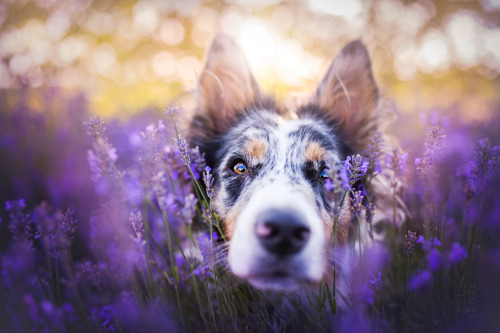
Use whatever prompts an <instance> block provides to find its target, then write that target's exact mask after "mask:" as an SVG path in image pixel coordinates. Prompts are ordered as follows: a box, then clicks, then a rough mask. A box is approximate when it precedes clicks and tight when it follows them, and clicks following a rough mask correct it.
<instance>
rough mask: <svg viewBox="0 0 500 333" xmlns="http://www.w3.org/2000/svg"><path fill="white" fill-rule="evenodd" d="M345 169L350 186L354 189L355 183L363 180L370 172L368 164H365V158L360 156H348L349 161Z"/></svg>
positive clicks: (346, 162) (347, 160)
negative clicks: (368, 171)
mask: <svg viewBox="0 0 500 333" xmlns="http://www.w3.org/2000/svg"><path fill="white" fill-rule="evenodd" d="M344 169H345V170H346V174H347V178H348V179H349V185H350V186H351V187H352V186H353V185H354V184H355V183H357V182H358V181H360V180H361V179H363V176H364V175H365V174H366V171H367V170H368V162H363V157H362V156H361V155H359V154H358V155H353V156H347V159H346V160H345V161H344Z"/></svg>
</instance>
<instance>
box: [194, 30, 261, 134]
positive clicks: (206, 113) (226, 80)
mask: <svg viewBox="0 0 500 333" xmlns="http://www.w3.org/2000/svg"><path fill="white" fill-rule="evenodd" d="M259 95H260V92H259V88H258V86H257V83H256V82H255V79H254V77H253V75H252V73H251V71H250V66H249V65H248V62H247V61H246V59H245V56H244V55H243V52H242V51H241V50H240V48H239V47H238V45H236V43H235V41H234V40H233V39H232V38H231V37H229V36H228V35H225V34H219V35H217V36H216V37H215V38H214V40H213V42H212V45H211V46H210V49H209V51H208V54H207V60H206V66H205V69H204V70H203V73H202V74H201V76H200V79H199V83H198V91H197V97H198V100H197V110H196V114H195V117H194V118H193V123H192V126H191V130H192V131H193V130H196V125H197V124H196V123H197V122H199V125H200V126H201V128H199V130H201V131H202V132H203V133H204V134H205V135H206V136H209V135H212V136H213V135H216V134H219V133H224V132H225V131H226V130H227V129H228V128H229V126H231V124H232V121H234V118H235V117H236V116H237V115H238V114H240V113H241V112H243V110H244V108H245V106H247V105H249V104H251V103H253V102H254V101H255V100H256V99H257V98H258V96H259ZM199 134H202V133H199Z"/></svg>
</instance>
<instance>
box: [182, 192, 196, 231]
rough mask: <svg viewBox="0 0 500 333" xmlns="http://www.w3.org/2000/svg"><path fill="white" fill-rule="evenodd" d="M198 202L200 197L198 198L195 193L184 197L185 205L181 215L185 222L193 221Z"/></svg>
mask: <svg viewBox="0 0 500 333" xmlns="http://www.w3.org/2000/svg"><path fill="white" fill-rule="evenodd" d="M197 202H198V199H196V197H195V196H194V194H193V193H189V194H188V195H187V196H186V198H185V199H184V207H182V208H181V216H182V219H183V220H184V222H185V223H187V224H191V223H193V218H194V215H195V213H196V203H197Z"/></svg>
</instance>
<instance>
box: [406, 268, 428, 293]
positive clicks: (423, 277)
mask: <svg viewBox="0 0 500 333" xmlns="http://www.w3.org/2000/svg"><path fill="white" fill-rule="evenodd" d="M431 279H432V274H431V272H430V271H428V270H424V271H422V272H420V273H419V274H417V275H414V276H413V277H412V278H411V279H410V282H409V288H410V290H418V289H421V288H423V287H425V286H427V285H428V284H429V283H430V282H431Z"/></svg>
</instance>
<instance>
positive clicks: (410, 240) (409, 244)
mask: <svg viewBox="0 0 500 333" xmlns="http://www.w3.org/2000/svg"><path fill="white" fill-rule="evenodd" d="M416 241H417V233H416V232H412V231H410V230H408V234H407V235H405V252H406V253H407V254H411V253H412V252H413V249H414V248H415V242H416Z"/></svg>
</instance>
